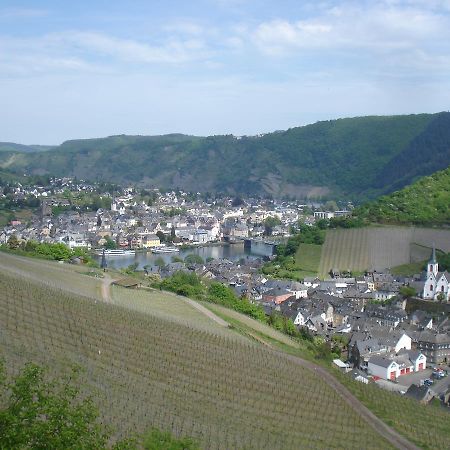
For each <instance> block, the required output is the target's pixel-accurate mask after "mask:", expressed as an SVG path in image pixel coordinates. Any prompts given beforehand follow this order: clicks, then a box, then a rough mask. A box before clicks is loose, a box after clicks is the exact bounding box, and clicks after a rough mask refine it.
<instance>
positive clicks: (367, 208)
mask: <svg viewBox="0 0 450 450" xmlns="http://www.w3.org/2000/svg"><path fill="white" fill-rule="evenodd" d="M449 146H450V144H449ZM448 162H449V161H448V160H447V163H448ZM355 214H356V215H358V216H360V217H363V218H365V219H367V220H369V221H372V222H378V223H393V224H402V223H403V224H405V223H406V224H409V223H412V224H446V225H448V224H450V167H448V168H447V169H446V170H442V171H440V172H436V173H434V174H433V175H431V176H429V177H423V178H421V179H420V180H418V181H416V182H415V183H413V184H411V185H410V186H407V187H405V188H404V189H402V190H400V191H397V192H394V193H392V194H390V195H388V196H384V197H380V198H379V199H377V200H375V201H374V202H372V203H368V204H366V205H363V206H361V207H360V208H357V209H356V211H355Z"/></svg>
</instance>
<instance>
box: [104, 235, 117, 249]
mask: <svg viewBox="0 0 450 450" xmlns="http://www.w3.org/2000/svg"><path fill="white" fill-rule="evenodd" d="M105 241H106V242H105V243H104V245H103V247H105V248H106V249H107V250H115V249H116V248H117V244H116V241H114V240H112V239H111V238H110V237H109V236H105Z"/></svg>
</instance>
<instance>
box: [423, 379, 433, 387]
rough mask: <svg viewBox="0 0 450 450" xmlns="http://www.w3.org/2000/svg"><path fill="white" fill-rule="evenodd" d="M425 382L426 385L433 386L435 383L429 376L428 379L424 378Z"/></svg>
mask: <svg viewBox="0 0 450 450" xmlns="http://www.w3.org/2000/svg"><path fill="white" fill-rule="evenodd" d="M423 384H424V385H425V386H431V385H432V384H433V380H430V379H429V378H427V379H426V380H423Z"/></svg>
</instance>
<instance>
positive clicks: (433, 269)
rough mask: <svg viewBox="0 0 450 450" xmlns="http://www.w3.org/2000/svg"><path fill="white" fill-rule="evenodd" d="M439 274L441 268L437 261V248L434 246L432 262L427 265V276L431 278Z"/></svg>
mask: <svg viewBox="0 0 450 450" xmlns="http://www.w3.org/2000/svg"><path fill="white" fill-rule="evenodd" d="M438 272H439V266H438V262H437V259H436V247H435V246H434V244H433V250H431V256H430V260H429V261H428V263H427V275H428V276H430V275H431V274H433V275H434V276H436V275H437V274H438Z"/></svg>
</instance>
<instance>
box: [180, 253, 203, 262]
mask: <svg viewBox="0 0 450 450" xmlns="http://www.w3.org/2000/svg"><path fill="white" fill-rule="evenodd" d="M184 262H185V263H186V264H203V262H204V261H203V258H202V257H201V256H200V255H196V254H194V253H191V254H189V255H187V256H186V257H185V258H184Z"/></svg>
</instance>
